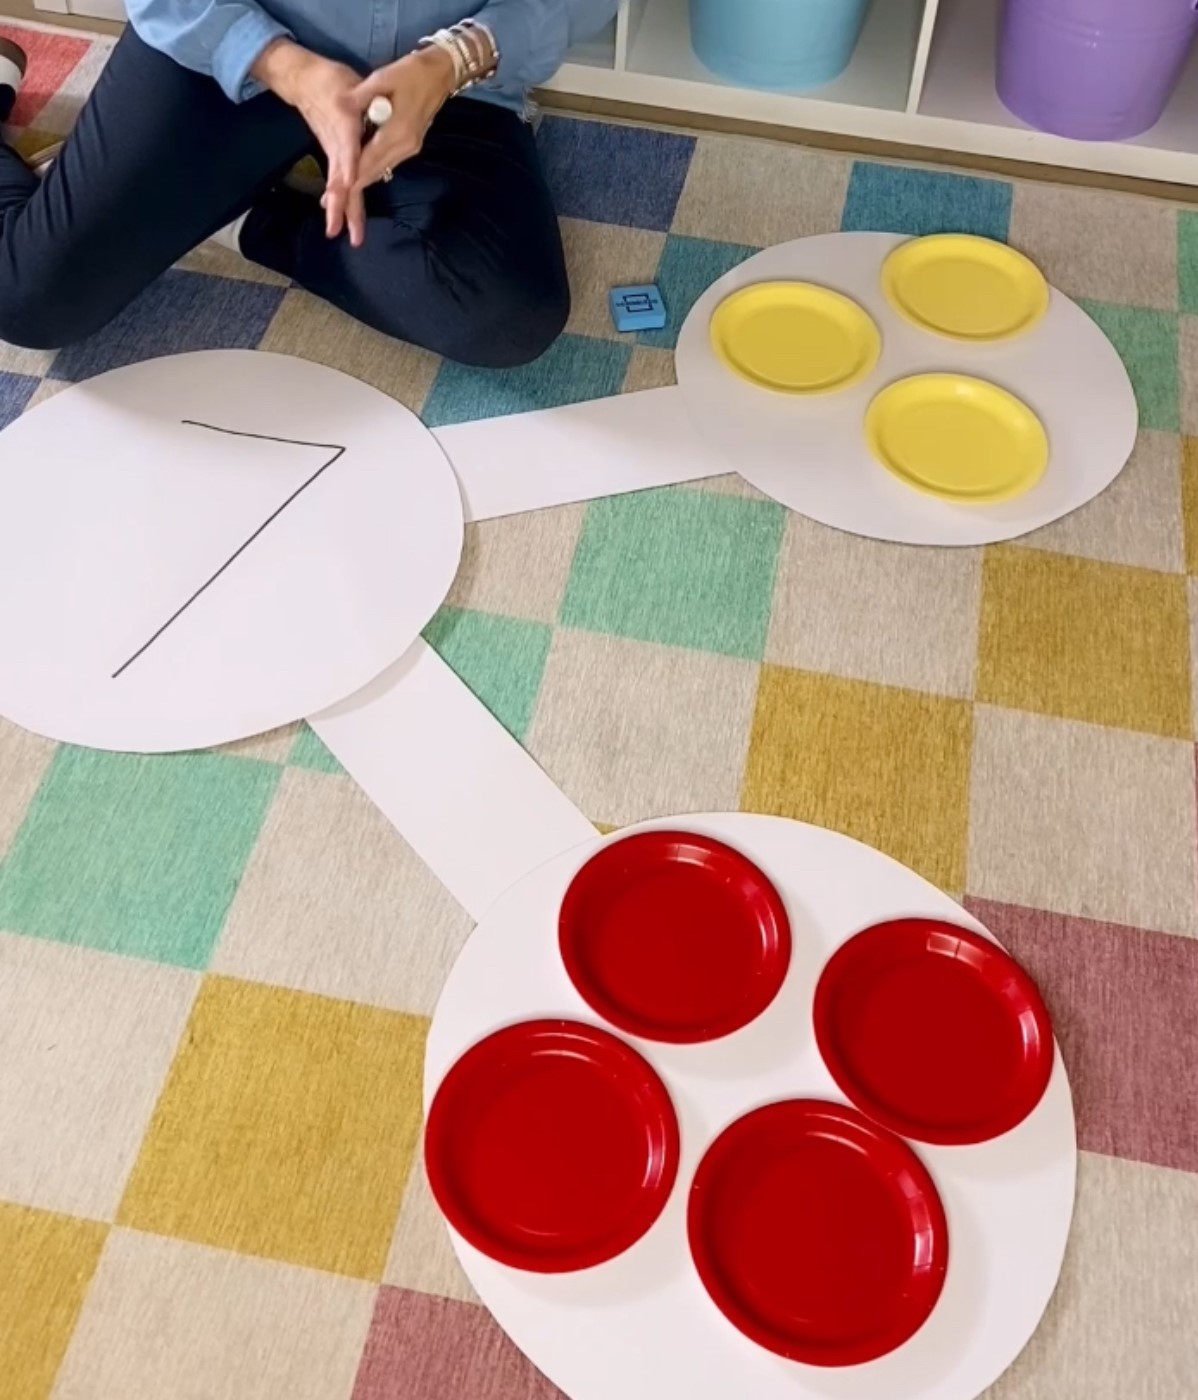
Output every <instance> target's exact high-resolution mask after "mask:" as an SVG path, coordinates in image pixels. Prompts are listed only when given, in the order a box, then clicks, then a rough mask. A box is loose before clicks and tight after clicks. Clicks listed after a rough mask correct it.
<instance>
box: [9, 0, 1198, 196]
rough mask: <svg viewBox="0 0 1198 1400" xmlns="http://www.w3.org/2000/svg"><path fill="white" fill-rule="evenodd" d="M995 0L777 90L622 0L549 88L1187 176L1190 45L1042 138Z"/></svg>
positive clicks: (888, 8)
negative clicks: (1100, 110) (721, 74)
mask: <svg viewBox="0 0 1198 1400" xmlns="http://www.w3.org/2000/svg"><path fill="white" fill-rule="evenodd" d="M2 3H3V0H0V7H2ZM729 3H739V0H729ZM1001 3H1002V0H873V4H872V7H871V10H870V15H869V18H868V20H867V22H866V26H865V31H864V33H863V34H862V36H861V42H860V43H859V44H858V46H857V50H856V53H855V54H854V56H853V61H852V63H851V64H850V65H849V67H848V70H847V71H846V72H845V73H844V74H843V75H842V76H841V77H840V78H839V79H837V81H836V82H834V83H831V84H830V85H829V86H827V87H825V88H821V89H819V90H818V91H815V92H804V93H780V92H759V91H755V90H752V89H748V88H743V87H737V86H735V85H734V84H731V83H727V82H724V81H722V80H721V79H720V78H717V77H716V76H715V75H714V74H712V73H710V72H708V71H707V70H706V69H705V68H704V67H703V65H702V64H701V63H700V62H699V60H698V59H697V58H696V57H695V55H694V51H693V49H692V48H691V43H690V16H689V0H621V4H620V12H619V17H618V19H617V21H616V22H615V23H614V24H613V25H611V26H610V27H609V28H608V30H607V31H606V32H605V33H604V34H602V35H600V36H599V37H598V38H597V39H593V40H591V41H589V42H588V43H586V44H584V45H581V46H580V47H579V48H578V49H576V50H575V51H574V52H572V53H571V55H570V58H569V61H568V62H567V63H566V65H565V66H564V67H563V68H562V70H561V71H560V72H559V73H558V75H557V77H556V78H555V79H554V80H553V81H552V83H551V84H550V85H549V86H550V89H551V90H552V91H554V92H556V93H558V94H562V95H565V96H575V97H584V98H593V99H599V100H605V101H610V102H625V103H629V104H634V105H636V106H639V107H649V108H657V109H659V110H660V111H661V112H662V113H663V115H670V116H673V117H675V118H676V119H681V120H683V121H685V119H686V118H687V117H688V116H700V117H704V118H711V117H717V118H719V117H722V118H727V119H732V120H741V121H751V122H760V123H766V124H769V125H774V126H778V127H791V128H795V129H798V130H803V131H807V132H815V133H819V132H824V133H827V134H830V135H836V136H856V137H862V138H865V139H869V140H875V141H884V142H890V143H894V144H896V145H910V146H920V147H930V148H933V149H936V150H942V151H947V152H961V153H962V154H967V155H971V156H994V157H1005V158H1007V159H1013V160H1022V161H1031V162H1035V163H1040V164H1045V165H1056V166H1061V167H1065V168H1072V169H1076V170H1087V171H1097V172H1106V173H1109V174H1113V175H1124V176H1133V177H1140V178H1144V179H1150V180H1163V181H1170V182H1174V183H1177V184H1184V185H1194V186H1198V53H1196V55H1195V61H1194V62H1193V63H1192V64H1191V65H1190V67H1189V70H1188V71H1187V73H1186V74H1185V76H1184V78H1183V80H1182V82H1181V85H1180V87H1179V88H1178V91H1177V93H1176V95H1175V97H1174V99H1173V102H1172V103H1171V105H1170V107H1169V110H1168V111H1167V112H1166V113H1165V115H1164V117H1163V118H1162V120H1161V121H1160V122H1159V123H1158V124H1157V126H1156V127H1154V128H1153V129H1152V131H1150V132H1148V133H1147V134H1146V135H1144V136H1142V137H1139V138H1138V139H1137V140H1135V141H1127V142H1119V143H1109V142H1081V141H1069V140H1065V139H1064V138H1062V137H1057V136H1049V135H1046V134H1045V133H1043V132H1039V131H1033V130H1031V129H1030V128H1029V127H1027V126H1025V125H1023V123H1021V122H1020V121H1019V120H1018V119H1017V118H1015V117H1013V116H1012V115H1011V114H1010V113H1009V112H1008V111H1007V110H1006V108H1005V107H1003V105H1002V103H1001V102H1000V101H999V100H998V95H997V93H996V92H995V87H994V65H995V54H996V49H997V33H998V14H999V7H1000V5H1001ZM37 7H38V9H42V10H45V11H46V12H47V17H49V16H50V15H52V14H53V13H55V12H57V13H59V14H62V13H72V14H82V15H87V14H90V15H97V16H103V17H105V18H114V17H118V16H119V15H120V14H121V13H122V5H121V0H37Z"/></svg>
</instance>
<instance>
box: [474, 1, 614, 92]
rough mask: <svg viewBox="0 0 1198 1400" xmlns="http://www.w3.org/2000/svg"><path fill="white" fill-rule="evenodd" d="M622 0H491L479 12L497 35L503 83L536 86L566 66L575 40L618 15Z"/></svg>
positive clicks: (589, 35) (498, 80)
mask: <svg viewBox="0 0 1198 1400" xmlns="http://www.w3.org/2000/svg"><path fill="white" fill-rule="evenodd" d="M618 8H619V0H487V3H486V4H485V5H484V6H483V7H482V9H481V10H479V11H478V13H477V15H476V16H475V18H476V19H478V20H479V21H480V22H481V23H483V24H485V25H486V26H487V28H488V29H490V31H491V33H492V34H493V35H494V36H495V42H496V44H497V45H498V46H499V55H500V65H499V72H498V73H497V74H496V75H495V79H494V81H495V82H496V83H497V84H501V85H502V86H503V87H504V88H509V87H517V86H518V87H525V88H530V87H536V86H537V85H538V84H540V83H544V82H547V81H548V80H549V79H550V78H552V77H553V75H554V74H555V73H556V72H557V70H558V69H559V68H560V67H561V66H562V62H563V60H564V59H565V57H566V53H567V51H568V50H569V48H570V46H571V45H572V44H576V43H578V42H579V40H581V39H590V38H592V37H593V36H594V35H596V34H598V33H599V31H600V30H601V29H602V28H603V27H604V25H607V24H610V23H611V21H612V20H613V19H614V18H615V14H616V11H617V9H618Z"/></svg>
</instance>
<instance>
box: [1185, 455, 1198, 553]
mask: <svg viewBox="0 0 1198 1400" xmlns="http://www.w3.org/2000/svg"><path fill="white" fill-rule="evenodd" d="M1181 513H1182V521H1183V522H1184V525H1185V536H1186V573H1188V574H1198V438H1183V439H1182V457H1181Z"/></svg>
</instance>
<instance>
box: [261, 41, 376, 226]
mask: <svg viewBox="0 0 1198 1400" xmlns="http://www.w3.org/2000/svg"><path fill="white" fill-rule="evenodd" d="M395 66H396V67H398V65H395ZM252 71H253V75H254V77H255V78H257V79H258V81H259V82H261V83H263V84H264V85H265V86H266V87H268V88H269V89H270V90H271V92H273V93H275V95H276V96H278V97H280V98H282V100H283V101H284V102H286V103H287V104H288V105H289V106H291V107H294V108H295V109H296V111H298V112H299V113H300V115H301V116H302V117H303V119H304V120H305V121H306V122H307V123H308V126H309V127H310V128H311V130H312V134H313V135H314V136H315V137H316V139H317V140H318V141H319V142H320V144H321V147H322V149H323V150H324V153H325V155H326V156H327V157H328V162H329V173H328V180H327V182H326V185H325V193H324V197H323V198H322V199H321V204H322V205H323V206H324V211H325V232H326V233H327V234H328V236H329V237H330V238H336V237H337V236H338V234H340V232H341V230H342V229H343V228H346V227H348V229H349V241H350V242H351V243H352V244H353V246H354V247H355V248H360V247H361V246H362V242H363V240H364V239H365V237H366V208H365V204H364V202H363V199H362V180H361V172H360V168H359V166H360V162H361V158H362V114H363V113H364V112H365V110H366V108H367V106H368V105H369V102H370V97H371V96H373V95H374V94H373V93H371V94H370V95H369V96H366V97H363V96H362V95H361V94H362V91H363V88H364V86H365V85H364V84H363V83H362V80H361V77H360V75H359V74H357V73H355V72H354V70H353V69H352V68H347V67H346V66H345V65H344V64H343V63H334V62H333V61H332V59H328V58H321V57H320V56H319V54H314V53H312V52H310V51H309V50H308V49H305V48H302V47H301V46H300V45H299V44H296V43H293V42H292V40H290V39H277V40H275V42H274V43H273V44H271V45H270V46H269V47H268V48H267V49H266V50H265V51H264V52H263V53H262V55H261V56H260V57H259V59H258V61H257V62H256V63H255V64H254V66H253V70H252Z"/></svg>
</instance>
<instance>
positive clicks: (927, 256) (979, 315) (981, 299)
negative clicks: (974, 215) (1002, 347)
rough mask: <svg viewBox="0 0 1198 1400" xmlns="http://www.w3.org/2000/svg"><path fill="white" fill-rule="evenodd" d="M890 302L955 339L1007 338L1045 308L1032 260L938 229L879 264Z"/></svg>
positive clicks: (1045, 293)
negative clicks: (934, 235) (930, 235)
mask: <svg viewBox="0 0 1198 1400" xmlns="http://www.w3.org/2000/svg"><path fill="white" fill-rule="evenodd" d="M882 287H883V289H884V290H885V292H886V295H887V297H889V299H890V304H891V305H892V306H893V307H894V309H895V310H896V311H897V312H898V313H899V314H900V315H901V316H904V317H906V319H907V320H908V321H911V322H913V323H914V324H915V325H917V326H919V327H920V328H921V329H922V330H925V331H932V332H933V333H935V334H936V335H946V336H950V337H951V338H952V339H953V340H972V341H993V340H1010V339H1011V338H1012V337H1014V336H1017V335H1023V334H1024V333H1025V332H1026V331H1029V330H1031V328H1032V327H1033V326H1034V325H1035V324H1036V323H1037V322H1038V321H1039V320H1040V319H1041V318H1042V317H1043V316H1044V314H1045V312H1046V311H1047V310H1048V300H1049V289H1048V283H1047V282H1046V281H1045V280H1044V274H1043V273H1042V272H1041V271H1040V269H1039V268H1038V267H1037V266H1036V264H1035V263H1033V262H1031V261H1030V260H1029V259H1027V258H1025V257H1024V256H1023V254H1022V253H1017V252H1016V251H1015V250H1014V248H1008V247H1007V245H1006V244H1005V243H995V242H993V241H992V240H991V239H989V238H971V237H969V236H967V235H965V234H956V233H949V234H941V235H938V236H936V237H934V238H915V239H912V240H911V242H910V243H904V244H903V245H902V247H900V248H896V249H895V251H894V252H893V253H891V255H890V256H889V257H888V258H887V259H886V262H885V263H884V264H883V266H882Z"/></svg>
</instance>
